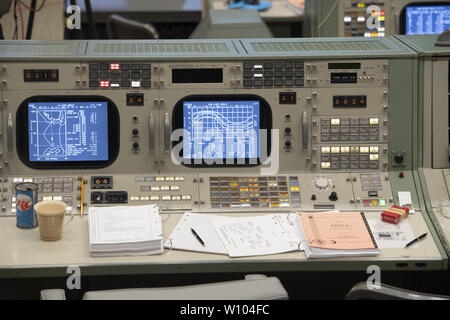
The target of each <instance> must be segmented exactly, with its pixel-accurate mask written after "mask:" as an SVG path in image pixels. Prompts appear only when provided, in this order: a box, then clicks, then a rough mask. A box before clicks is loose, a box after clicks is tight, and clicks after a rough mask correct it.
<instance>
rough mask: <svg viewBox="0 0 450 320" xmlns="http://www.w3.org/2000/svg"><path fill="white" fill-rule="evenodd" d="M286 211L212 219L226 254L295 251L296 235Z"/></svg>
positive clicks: (256, 254)
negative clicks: (257, 215)
mask: <svg viewBox="0 0 450 320" xmlns="http://www.w3.org/2000/svg"><path fill="white" fill-rule="evenodd" d="M287 217H288V216H287V215H286V214H279V215H264V216H259V217H243V218H233V219H220V218H219V219H214V220H212V223H213V225H214V228H215V229H216V232H217V234H218V235H219V237H220V239H221V240H222V242H223V244H224V246H225V247H226V249H227V251H228V254H229V256H230V257H246V256H258V255H268V254H277V253H283V252H290V251H295V250H297V248H298V243H299V241H300V240H299V235H298V232H297V230H296V228H295V227H294V225H292V224H290V223H289V221H288V219H287Z"/></svg>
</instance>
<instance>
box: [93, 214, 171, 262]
mask: <svg viewBox="0 0 450 320" xmlns="http://www.w3.org/2000/svg"><path fill="white" fill-rule="evenodd" d="M162 250H163V245H162V224H161V218H160V216H159V211H158V208H157V207H156V206H154V205H147V206H117V207H90V208H89V251H90V252H91V255H94V256H110V255H144V254H154V253H161V252H162Z"/></svg>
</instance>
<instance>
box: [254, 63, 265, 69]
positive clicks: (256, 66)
mask: <svg viewBox="0 0 450 320" xmlns="http://www.w3.org/2000/svg"><path fill="white" fill-rule="evenodd" d="M262 67H263V66H262V64H255V65H254V66H253V69H262Z"/></svg>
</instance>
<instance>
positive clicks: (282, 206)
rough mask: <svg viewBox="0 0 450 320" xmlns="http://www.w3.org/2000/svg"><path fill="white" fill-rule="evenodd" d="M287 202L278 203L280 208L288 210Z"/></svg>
mask: <svg viewBox="0 0 450 320" xmlns="http://www.w3.org/2000/svg"><path fill="white" fill-rule="evenodd" d="M289 206H290V205H289V202H282V203H280V208H289Z"/></svg>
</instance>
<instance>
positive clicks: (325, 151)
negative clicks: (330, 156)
mask: <svg viewBox="0 0 450 320" xmlns="http://www.w3.org/2000/svg"><path fill="white" fill-rule="evenodd" d="M321 151H322V153H330V147H322V148H321Z"/></svg>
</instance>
